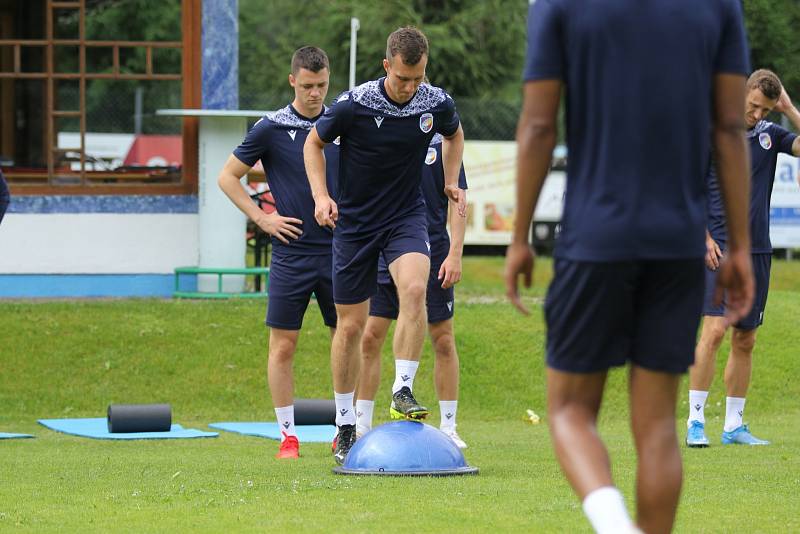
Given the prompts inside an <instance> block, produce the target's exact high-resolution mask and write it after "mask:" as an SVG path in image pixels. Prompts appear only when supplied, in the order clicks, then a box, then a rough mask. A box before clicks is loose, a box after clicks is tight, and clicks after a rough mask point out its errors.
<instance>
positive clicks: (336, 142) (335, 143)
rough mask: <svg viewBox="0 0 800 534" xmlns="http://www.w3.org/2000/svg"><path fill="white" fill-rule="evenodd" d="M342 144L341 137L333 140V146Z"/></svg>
mask: <svg viewBox="0 0 800 534" xmlns="http://www.w3.org/2000/svg"><path fill="white" fill-rule="evenodd" d="M341 142H342V136H338V137H337V138H336V139H334V140H333V144H334V145H336V146H339V143H341Z"/></svg>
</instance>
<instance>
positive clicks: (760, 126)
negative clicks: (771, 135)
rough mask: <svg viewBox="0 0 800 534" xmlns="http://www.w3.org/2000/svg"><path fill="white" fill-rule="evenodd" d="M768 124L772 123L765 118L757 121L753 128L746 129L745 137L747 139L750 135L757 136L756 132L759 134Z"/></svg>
mask: <svg viewBox="0 0 800 534" xmlns="http://www.w3.org/2000/svg"><path fill="white" fill-rule="evenodd" d="M770 126H772V123H771V122H769V121H766V120H763V119H762V120H760V121H758V122H757V123H756V125H755V126H753V128H752V129H751V130H747V138H748V139H749V138H750V137H755V136H757V135H758V134H760V133H761V132H763V131H764V130H766V129H768V128H769V127H770Z"/></svg>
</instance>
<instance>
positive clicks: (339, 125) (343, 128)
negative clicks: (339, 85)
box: [314, 92, 353, 143]
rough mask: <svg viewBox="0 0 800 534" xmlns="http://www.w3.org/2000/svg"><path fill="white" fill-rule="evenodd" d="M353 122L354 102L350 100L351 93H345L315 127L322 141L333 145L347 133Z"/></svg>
mask: <svg viewBox="0 0 800 534" xmlns="http://www.w3.org/2000/svg"><path fill="white" fill-rule="evenodd" d="M352 122H353V102H352V101H351V100H350V92H345V93H342V94H341V95H339V96H338V97H337V98H336V100H335V101H334V102H333V104H331V106H330V107H329V108H328V109H327V110H326V111H325V114H324V115H323V116H322V117H320V118H319V119H318V120H317V122H316V124H315V125H314V126H315V127H316V128H317V135H319V138H320V139H322V140H323V141H324V142H325V143H332V142H333V141H334V139H336V138H337V137H339V136H340V135H343V134H344V133H346V132H347V130H348V129H349V128H350V124H351V123H352Z"/></svg>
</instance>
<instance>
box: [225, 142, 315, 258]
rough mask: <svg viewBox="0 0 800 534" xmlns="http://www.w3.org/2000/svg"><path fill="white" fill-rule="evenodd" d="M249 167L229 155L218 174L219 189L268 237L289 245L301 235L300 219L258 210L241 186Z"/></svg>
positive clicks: (301, 222)
mask: <svg viewBox="0 0 800 534" xmlns="http://www.w3.org/2000/svg"><path fill="white" fill-rule="evenodd" d="M250 169H251V167H250V166H249V165H247V164H245V163H243V162H242V161H240V160H239V158H237V157H236V156H234V155H233V154H231V155H230V156H229V157H228V161H226V162H225V166H224V167H223V168H222V171H221V172H220V173H219V178H217V183H218V184H219V187H220V189H222V191H223V192H224V193H225V194H226V195H228V198H230V199H231V201H232V202H233V203H234V204H236V207H237V208H239V209H240V210H241V211H242V213H244V214H245V215H247V216H248V217H249V218H250V220H252V221H253V222H254V223H256V224H257V225H258V227H259V228H261V229H262V230H264V231H265V232H266V233H268V234H269V235H271V236H273V237H276V238H277V239H278V240H280V241H281V242H282V243H286V244H288V243H289V240H290V239H297V238H298V237H300V235H301V234H302V233H303V231H302V230H301V229H300V226H299V225H302V224H303V221H301V220H300V219H295V218H294V217H284V216H282V215H280V214H279V213H278V212H277V211H275V212H273V213H266V212H264V210H262V209H261V208H259V207H258V206H257V205H256V204H255V202H253V200H252V199H251V198H250V195H248V194H247V191H245V189H244V186H242V182H241V179H242V177H243V176H244V175H245V174H247V173H248V172H249V171H250Z"/></svg>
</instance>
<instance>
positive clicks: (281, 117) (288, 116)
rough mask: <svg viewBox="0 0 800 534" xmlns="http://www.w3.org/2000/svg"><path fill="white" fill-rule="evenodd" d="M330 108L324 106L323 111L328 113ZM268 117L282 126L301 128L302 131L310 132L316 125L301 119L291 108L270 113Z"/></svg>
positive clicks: (287, 107)
mask: <svg viewBox="0 0 800 534" xmlns="http://www.w3.org/2000/svg"><path fill="white" fill-rule="evenodd" d="M327 109H328V108H326V107H324V106H323V109H322V111H323V112H325V111H327ZM266 117H267V118H268V119H269V120H270V121H272V122H274V123H275V124H278V125H280V126H289V127H290V128H300V129H301V130H310V129H311V128H313V127H314V123H313V122H311V121H310V120H306V119H301V118H300V117H298V116H297V114H296V113H294V112H293V111H292V108H291V106H286V107H285V108H283V109H279V110H278V111H270V112H269V113H267V115H266Z"/></svg>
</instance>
